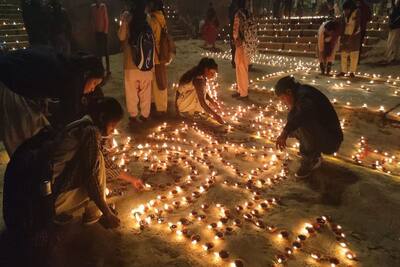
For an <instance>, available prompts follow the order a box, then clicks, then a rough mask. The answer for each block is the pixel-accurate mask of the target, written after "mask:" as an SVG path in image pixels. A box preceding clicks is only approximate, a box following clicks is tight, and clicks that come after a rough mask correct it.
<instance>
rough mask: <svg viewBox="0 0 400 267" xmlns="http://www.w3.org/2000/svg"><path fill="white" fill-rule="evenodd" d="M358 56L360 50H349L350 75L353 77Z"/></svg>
mask: <svg viewBox="0 0 400 267" xmlns="http://www.w3.org/2000/svg"><path fill="white" fill-rule="evenodd" d="M359 57H360V51H352V52H350V77H351V78H354V77H355V73H356V72H357V67H358V59H359Z"/></svg>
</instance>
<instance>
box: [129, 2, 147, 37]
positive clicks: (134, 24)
mask: <svg viewBox="0 0 400 267" xmlns="http://www.w3.org/2000/svg"><path fill="white" fill-rule="evenodd" d="M145 9H146V4H145V1H143V0H137V1H135V6H134V7H132V9H131V12H130V13H131V17H132V19H131V21H130V23H129V43H130V44H134V43H135V42H136V40H137V38H138V37H139V34H140V33H141V32H143V31H144V30H145V28H146V27H147V26H148V24H147V15H146V12H145Z"/></svg>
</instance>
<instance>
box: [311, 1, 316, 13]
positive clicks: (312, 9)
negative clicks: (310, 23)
mask: <svg viewBox="0 0 400 267" xmlns="http://www.w3.org/2000/svg"><path fill="white" fill-rule="evenodd" d="M311 11H312V13H313V14H315V12H316V11H317V0H311Z"/></svg>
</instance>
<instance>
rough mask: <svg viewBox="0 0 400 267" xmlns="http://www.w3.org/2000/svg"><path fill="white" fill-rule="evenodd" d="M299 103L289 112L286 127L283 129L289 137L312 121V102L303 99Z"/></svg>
mask: <svg viewBox="0 0 400 267" xmlns="http://www.w3.org/2000/svg"><path fill="white" fill-rule="evenodd" d="M297 102H298V103H297V104H296V106H295V107H294V109H293V110H291V111H290V112H289V115H288V119H287V122H286V125H285V127H284V129H283V130H284V132H285V133H286V134H287V135H289V134H290V133H292V132H293V131H295V130H297V129H298V128H300V127H301V126H302V125H304V123H305V122H309V121H310V120H312V116H313V110H314V108H313V106H314V105H313V103H312V101H311V100H310V99H308V98H305V97H303V98H301V99H298V100H297Z"/></svg>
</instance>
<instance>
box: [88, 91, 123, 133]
mask: <svg viewBox="0 0 400 267" xmlns="http://www.w3.org/2000/svg"><path fill="white" fill-rule="evenodd" d="M88 114H89V115H90V116H91V118H92V119H93V121H94V123H95V125H96V126H98V127H100V128H103V127H105V126H106V125H107V124H108V123H110V122H119V121H120V120H122V118H123V116H124V110H123V109H122V106H121V104H120V103H119V102H118V101H117V100H116V99H115V98H113V97H98V98H95V99H94V100H93V101H90V104H89V106H88Z"/></svg>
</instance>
